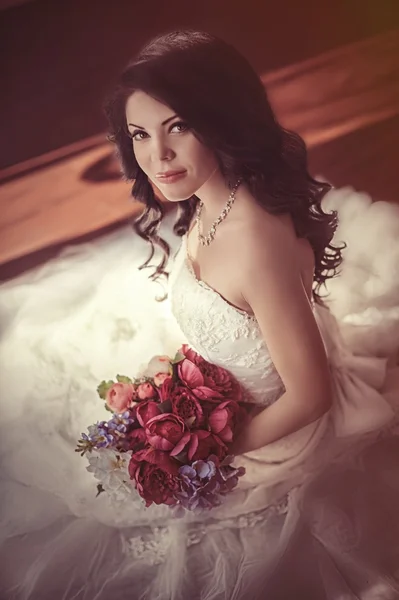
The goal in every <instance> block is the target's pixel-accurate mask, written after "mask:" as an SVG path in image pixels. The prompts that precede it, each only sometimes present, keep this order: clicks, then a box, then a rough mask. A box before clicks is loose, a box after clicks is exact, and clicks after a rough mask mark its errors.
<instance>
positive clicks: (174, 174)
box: [156, 171, 187, 183]
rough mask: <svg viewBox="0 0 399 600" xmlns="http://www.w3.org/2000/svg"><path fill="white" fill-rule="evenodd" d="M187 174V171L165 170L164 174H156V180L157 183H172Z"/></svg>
mask: <svg viewBox="0 0 399 600" xmlns="http://www.w3.org/2000/svg"><path fill="white" fill-rule="evenodd" d="M186 174H187V171H167V172H166V173H165V174H162V175H161V174H158V175H156V180H157V181H158V182H159V183H174V182H175V181H178V180H179V179H182V178H183V177H185V176H186Z"/></svg>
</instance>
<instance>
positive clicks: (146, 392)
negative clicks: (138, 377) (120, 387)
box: [137, 382, 157, 400]
mask: <svg viewBox="0 0 399 600" xmlns="http://www.w3.org/2000/svg"><path fill="white" fill-rule="evenodd" d="M137 395H138V397H139V398H140V400H150V399H152V398H156V397H157V392H156V390H155V388H154V386H152V385H151V383H148V382H147V383H140V385H139V386H138V388H137Z"/></svg>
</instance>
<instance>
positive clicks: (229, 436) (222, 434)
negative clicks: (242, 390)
mask: <svg viewBox="0 0 399 600" xmlns="http://www.w3.org/2000/svg"><path fill="white" fill-rule="evenodd" d="M245 416H246V415H245V412H244V411H243V409H242V408H241V407H240V405H239V404H238V403H237V402H232V401H231V400H226V401H225V402H221V403H220V404H219V405H218V406H216V407H215V408H214V409H213V410H212V412H211V413H210V415H209V416H208V424H209V427H210V430H211V431H212V433H214V434H216V435H217V436H218V437H219V438H220V439H221V440H222V441H223V442H232V441H233V433H234V431H235V430H236V426H237V423H238V422H239V421H240V420H241V419H243V418H245Z"/></svg>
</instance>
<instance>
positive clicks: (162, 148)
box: [152, 140, 175, 162]
mask: <svg viewBox="0 0 399 600" xmlns="http://www.w3.org/2000/svg"><path fill="white" fill-rule="evenodd" d="M174 155H175V153H174V151H173V150H172V148H171V147H170V146H169V145H168V144H166V143H165V142H164V141H163V140H155V141H154V144H153V148H152V159H153V161H154V162H156V161H160V160H171V159H172V158H173V157H174Z"/></svg>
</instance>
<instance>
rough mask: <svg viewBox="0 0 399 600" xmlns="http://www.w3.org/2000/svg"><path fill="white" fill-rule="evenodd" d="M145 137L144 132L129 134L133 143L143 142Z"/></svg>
mask: <svg viewBox="0 0 399 600" xmlns="http://www.w3.org/2000/svg"><path fill="white" fill-rule="evenodd" d="M146 135H147V134H146V132H145V131H133V133H132V134H131V138H132V140H134V141H135V142H139V141H140V140H144V138H145V136H146Z"/></svg>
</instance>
